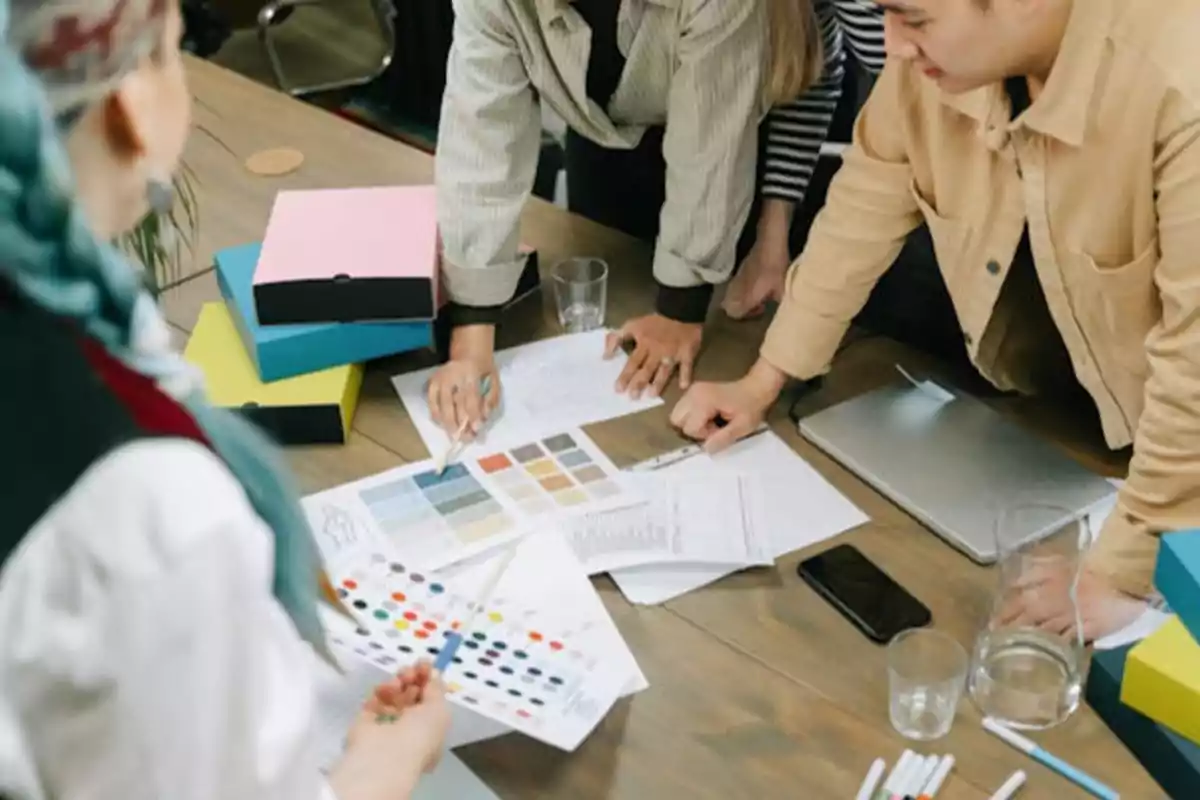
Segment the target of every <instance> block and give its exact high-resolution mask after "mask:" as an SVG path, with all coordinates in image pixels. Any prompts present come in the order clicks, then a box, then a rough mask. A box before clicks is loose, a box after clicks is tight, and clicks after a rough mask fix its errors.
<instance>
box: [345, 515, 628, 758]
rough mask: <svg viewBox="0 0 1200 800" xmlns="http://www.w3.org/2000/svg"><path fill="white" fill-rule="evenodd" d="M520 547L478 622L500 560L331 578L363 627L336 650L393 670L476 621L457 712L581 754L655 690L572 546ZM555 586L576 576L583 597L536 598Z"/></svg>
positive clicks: (374, 559)
mask: <svg viewBox="0 0 1200 800" xmlns="http://www.w3.org/2000/svg"><path fill="white" fill-rule="evenodd" d="M516 547H517V552H516V557H515V558H514V559H513V560H512V562H511V564H510V565H509V568H508V571H506V572H505V573H504V576H503V577H502V578H501V580H500V582H499V584H498V585H497V586H496V588H495V591H494V593H493V594H492V595H491V597H490V599H488V600H487V601H486V602H485V609H484V610H485V611H486V613H485V614H483V613H481V614H473V613H472V609H473V607H474V604H473V601H474V600H476V599H478V596H479V592H480V590H481V587H482V586H483V585H484V583H485V582H487V579H488V578H489V577H491V576H492V575H494V565H493V561H492V559H487V560H478V559H477V560H475V561H473V562H470V563H468V564H465V565H460V566H458V567H457V568H455V569H452V570H448V571H443V573H439V574H435V575H430V574H429V573H427V572H424V571H423V570H422V571H421V574H418V571H417V569H416V568H413V567H410V566H406V565H404V564H401V563H396V562H391V561H389V560H388V558H387V557H386V556H384V555H382V554H372V555H370V556H369V557H368V558H367V559H366V563H363V564H357V563H355V564H350V565H347V566H345V567H344V568H343V571H341V572H338V573H331V574H330V578H331V580H332V581H333V582H334V585H335V586H337V587H338V590H339V593H340V594H341V596H342V598H343V602H344V603H345V604H346V605H347V608H348V609H349V610H350V612H351V613H352V614H354V615H355V622H356V623H357V625H356V626H352V627H353V628H354V630H352V631H350V632H348V633H346V632H342V633H341V634H340V635H338V634H336V633H333V632H331V635H330V640H329V641H330V647H331V648H332V649H334V650H335V651H336V652H341V651H345V650H349V651H350V653H351V657H352V658H356V659H361V660H365V661H368V662H371V663H374V664H376V665H378V666H380V667H382V668H385V669H387V670H389V671H391V670H396V669H400V668H403V667H404V666H406V665H408V664H411V663H414V662H415V661H416V660H418V659H420V658H432V657H434V656H436V655H438V653H439V652H440V650H439V648H440V647H441V646H442V644H441V643H442V642H443V641H444V636H445V632H446V631H449V630H450V629H452V628H454V627H458V626H459V625H460V624H461V623H462V621H464V620H470V622H468V623H467V626H468V627H467V628H466V629H465V632H466V633H469V634H470V636H467V637H466V641H465V642H464V646H463V647H461V648H460V649H459V650H458V651H457V653H456V656H457V657H456V658H455V661H454V663H453V664H451V665H450V666H449V667H447V669H446V670H445V681H446V686H447V690H448V699H449V701H450V703H451V704H452V705H455V706H459V707H461V708H464V709H467V710H471V711H477V712H478V713H479V714H481V715H482V716H484V717H486V718H488V719H490V720H493V721H496V722H501V723H503V724H504V725H506V726H507V727H509V728H512V729H514V730H516V731H519V732H521V733H524V734H526V735H528V736H531V737H533V738H536V739H538V740H540V741H543V742H545V743H547V744H550V745H552V746H555V747H558V748H560V749H562V750H566V751H571V750H574V749H575V748H577V747H578V746H579V744H580V743H581V742H582V741H583V740H584V739H585V738H586V737H587V735H588V734H589V733H590V732H591V731H592V730H593V729H594V728H595V726H596V725H597V724H598V723H599V722H600V721H601V720H602V719H603V717H604V716H605V715H606V714H607V713H608V711H609V709H610V708H611V707H612V705H613V703H615V702H616V700H617V699H618V698H619V697H621V696H622V695H624V694H625V693H627V692H628V691H629V690H630V689H631V688H632V689H639V688H642V687H644V685H645V680H644V678H643V677H642V676H641V673H640V671H639V670H638V669H637V664H636V661H634V660H633V656H632V654H631V653H630V652H629V649H628V647H627V646H626V645H625V643H624V640H623V639H622V638H621V636H620V634H619V633H617V631H616V628H615V626H613V624H612V620H611V618H610V617H609V616H608V614H607V613H606V611H605V609H604V607H603V604H602V603H600V601H599V598H598V596H597V595H596V593H595V591H594V590H592V588H591V585H590V583H589V582H588V580H587V577H586V575H584V573H583V571H582V569H581V567H580V565H579V563H578V561H576V560H575V559H574V556H573V555H572V554H571V552H570V550H569V549H568V548H567V547H566V546H565V544H564V543H563V542H562V541H561V540H560V539H559V538H558V537H557V536H533V537H530V538H529V539H526V540H524V541H523V542H521V543H519V544H518V545H516ZM496 557H503V556H502V555H498V556H496ZM549 576H553V578H554V580H555V581H556V582H557V583H556V584H554V585H558V586H560V587H561V586H562V582H563V580H564V579H566V578H568V576H573V580H574V581H575V582H576V583H578V584H580V588H579V589H576V590H574V591H565V590H561V589H560V590H559V591H558V592H557V593H555V594H554V595H552V596H547V595H544V594H543V593H542V591H541V590H540V589H539V590H538V591H537V592H536V595H537V599H535V598H534V595H535V592H534V591H532V590H531V587H542V586H545V585H546V583H547V577H549ZM460 630H464V629H460Z"/></svg>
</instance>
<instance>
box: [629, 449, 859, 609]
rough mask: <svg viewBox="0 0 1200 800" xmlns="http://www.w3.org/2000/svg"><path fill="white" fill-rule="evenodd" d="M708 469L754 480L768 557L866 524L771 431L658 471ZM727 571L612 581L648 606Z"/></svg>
mask: <svg viewBox="0 0 1200 800" xmlns="http://www.w3.org/2000/svg"><path fill="white" fill-rule="evenodd" d="M713 470H726V471H732V472H736V473H742V474H746V475H752V476H754V477H756V478H757V479H758V480H759V481H760V483H761V485H762V492H763V497H764V506H763V518H764V521H765V522H764V526H765V528H766V530H767V531H768V532H769V539H770V547H771V555H772V556H773V557H774V558H778V557H779V556H781V555H784V554H785V553H790V552H792V551H793V550H799V549H801V548H804V547H808V546H810V545H813V544H816V543H817V542H822V541H825V540H826V539H830V538H832V537H834V536H837V535H838V534H840V533H843V532H844V531H847V530H849V529H851V528H854V527H857V526H858V525H861V524H863V523H864V522H866V521H867V520H868V517H867V515H866V514H864V513H863V512H862V511H861V510H860V509H859V508H858V507H857V506H855V505H854V504H853V503H851V502H850V501H849V500H848V499H846V497H845V496H844V495H842V493H841V492H839V491H838V490H837V489H835V488H833V486H831V485H830V484H829V482H828V481H826V480H825V479H824V478H822V477H821V475H820V474H819V473H818V472H817V471H816V470H814V469H813V468H812V467H811V466H809V464H808V463H807V462H806V461H804V459H802V458H800V456H798V455H797V454H796V453H795V451H793V450H792V449H791V448H790V447H788V446H787V444H786V443H785V442H784V441H783V440H782V439H780V438H779V437H778V436H777V435H775V434H774V433H772V432H766V433H762V434H758V435H756V436H752V437H750V438H748V439H745V440H743V441H741V442H739V443H737V444H736V445H734V446H733V447H731V448H730V449H728V450H726V451H725V452H723V453H720V454H718V455H716V456H709V455H706V454H703V453H701V454H699V455H696V456H693V457H692V458H689V459H686V460H684V461H680V462H678V463H676V464H673V465H671V466H668V467H665V468H664V469H663V470H662V471H663V472H666V473H667V474H669V475H670V476H671V477H672V478H675V477H684V476H687V475H688V474H701V475H703V474H706V473H711V472H712V471H713ZM733 571H734V570H730V569H729V568H728V567H716V566H691V565H688V566H683V565H680V566H676V565H672V566H670V567H658V566H650V567H635V568H633V569H627V570H617V571H615V572H613V573H612V577H613V580H615V581H616V583H617V586H619V587H620V589H621V591H622V592H623V593H624V594H625V597H626V598H628V599H629V601H630V602H632V603H638V604H641V605H653V604H658V603H665V602H666V601H668V600H670V599H672V598H674V597H678V596H680V595H682V594H686V593H687V592H691V591H694V590H696V589H699V588H700V587H702V586H705V585H707V584H710V583H712V582H713V581H716V580H719V579H720V578H723V577H725V576H726V575H729V574H730V573H731V572H733Z"/></svg>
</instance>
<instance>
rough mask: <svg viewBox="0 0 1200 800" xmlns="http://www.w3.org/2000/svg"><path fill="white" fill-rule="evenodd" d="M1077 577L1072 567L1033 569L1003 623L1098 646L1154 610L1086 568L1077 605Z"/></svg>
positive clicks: (1006, 606)
mask: <svg viewBox="0 0 1200 800" xmlns="http://www.w3.org/2000/svg"><path fill="white" fill-rule="evenodd" d="M1074 575H1075V571H1074V569H1073V568H1071V567H1070V566H1069V565H1068V564H1066V563H1061V564H1058V563H1047V564H1045V565H1042V566H1039V567H1035V568H1033V569H1032V570H1031V571H1030V573H1029V576H1028V577H1027V578H1026V579H1024V580H1022V581H1021V582H1020V583H1019V584H1017V585H1016V586H1014V587H1013V591H1012V594H1011V595H1010V596H1009V597H1008V598H1006V599H1005V600H1004V603H1003V605H1002V606H1001V607H1000V612H999V614H998V615H997V623H998V624H1000V625H1002V626H1006V627H1007V626H1028V627H1036V628H1040V629H1041V630H1044V631H1045V632H1046V633H1050V634H1053V635H1055V636H1075V635H1079V634H1082V637H1083V640H1084V641H1085V642H1092V641H1095V640H1096V639H1102V638H1104V637H1105V636H1108V635H1109V634H1112V633H1116V632H1117V631H1119V630H1121V629H1122V628H1125V627H1126V626H1128V625H1129V624H1130V623H1132V622H1133V621H1134V620H1136V619H1137V618H1138V617H1140V616H1141V615H1142V614H1143V613H1145V611H1146V610H1147V609H1148V608H1149V607H1150V606H1149V604H1148V603H1147V602H1146V601H1145V600H1143V599H1139V598H1137V597H1133V596H1131V595H1128V594H1125V593H1124V592H1121V591H1120V590H1118V589H1116V588H1115V587H1114V586H1113V585H1112V584H1111V583H1110V582H1109V581H1108V579H1107V578H1105V577H1104V576H1103V575H1101V574H1100V573H1098V572H1096V571H1094V570H1091V569H1089V568H1087V567H1086V566H1085V567H1084V568H1083V570H1082V571H1081V572H1080V573H1079V583H1078V584H1077V585H1076V588H1075V603H1074V604H1072V603H1071V602H1070V597H1071V594H1070V592H1071V587H1070V581H1071V580H1072V579H1073V578H1074ZM1076 608H1078V618H1076Z"/></svg>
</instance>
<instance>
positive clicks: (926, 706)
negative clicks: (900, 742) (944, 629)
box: [887, 628, 967, 742]
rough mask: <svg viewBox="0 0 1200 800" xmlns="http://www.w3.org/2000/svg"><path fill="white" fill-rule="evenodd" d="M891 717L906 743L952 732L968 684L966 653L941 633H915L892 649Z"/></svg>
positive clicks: (900, 636)
mask: <svg viewBox="0 0 1200 800" xmlns="http://www.w3.org/2000/svg"><path fill="white" fill-rule="evenodd" d="M887 658H888V716H889V717H891V720H892V727H893V728H895V729H896V732H897V733H899V734H900V735H901V736H903V737H905V738H906V739H915V740H917V741H922V742H927V741H931V740H933V739H940V738H942V737H943V736H945V735H946V734H947V733H949V732H950V726H951V725H953V724H954V714H955V712H956V711H957V710H958V701H959V699H960V698H961V697H962V693H963V684H964V683H965V682H966V679H967V651H966V650H964V649H963V647H962V645H960V644H959V643H958V642H957V641H956V640H955V639H954V638H953V637H951V636H949V635H947V634H945V633H941V632H940V631H935V630H928V629H924V628H914V629H912V630H907V631H904V632H903V633H901V634H898V635H897V636H896V638H894V639H892V641H891V643H890V644H889V645H888V653H887Z"/></svg>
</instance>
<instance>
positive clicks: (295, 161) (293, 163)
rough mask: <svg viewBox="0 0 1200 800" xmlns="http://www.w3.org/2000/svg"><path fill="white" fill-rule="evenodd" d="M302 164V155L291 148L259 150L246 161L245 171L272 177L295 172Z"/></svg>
mask: <svg viewBox="0 0 1200 800" xmlns="http://www.w3.org/2000/svg"><path fill="white" fill-rule="evenodd" d="M303 163H304V153H301V152H300V151H299V150H294V149H292V148H291V147H273V148H271V149H270V150H260V151H259V152H257V153H255V154H254V155H252V156H250V157H249V158H247V159H246V169H248V170H250V171H251V172H252V173H254V174H255V175H261V176H263V177H274V176H278V175H287V174H288V173H289V172H295V171H296V170H298V169H299V168H300V165H301V164H303Z"/></svg>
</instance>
